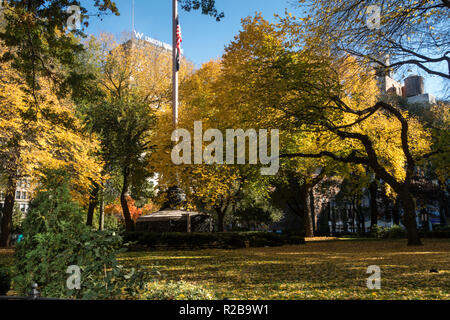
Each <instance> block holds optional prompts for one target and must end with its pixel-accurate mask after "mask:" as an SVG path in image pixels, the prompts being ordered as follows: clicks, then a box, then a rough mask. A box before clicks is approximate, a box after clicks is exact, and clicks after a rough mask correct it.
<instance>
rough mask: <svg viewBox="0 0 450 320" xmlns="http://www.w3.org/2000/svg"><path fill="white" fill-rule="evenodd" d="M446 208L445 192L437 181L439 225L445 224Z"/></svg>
mask: <svg viewBox="0 0 450 320" xmlns="http://www.w3.org/2000/svg"><path fill="white" fill-rule="evenodd" d="M447 207H448V205H446V201H445V191H444V189H443V186H442V182H441V181H440V180H439V218H440V220H441V221H440V222H441V225H443V226H444V225H446V224H447V217H446V216H447V214H446V213H447Z"/></svg>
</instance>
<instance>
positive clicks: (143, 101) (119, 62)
mask: <svg viewBox="0 0 450 320" xmlns="http://www.w3.org/2000/svg"><path fill="white" fill-rule="evenodd" d="M87 46H88V48H89V50H88V51H89V59H88V64H89V65H90V66H91V68H93V69H94V71H93V72H94V74H96V78H95V80H94V81H93V82H92V86H91V88H90V89H89V90H90V94H89V95H88V96H85V97H84V98H83V97H80V99H79V100H78V104H79V106H80V110H81V111H82V114H83V117H84V119H85V123H86V125H87V127H88V128H89V130H91V131H92V132H95V133H97V134H98V135H99V136H100V139H101V142H102V143H101V153H100V156H101V158H102V159H104V161H105V164H106V167H105V168H104V170H105V172H111V173H113V172H119V175H120V176H121V179H122V186H121V191H120V201H121V206H122V210H123V215H124V218H125V225H126V228H127V230H128V231H131V230H134V221H133V219H132V217H131V214H130V209H129V207H128V202H127V197H128V193H129V192H130V189H131V187H134V189H136V190H138V189H139V187H140V186H142V185H144V182H145V180H146V179H148V178H150V177H151V176H152V175H153V173H154V172H155V171H154V169H153V164H152V163H151V160H150V159H151V155H152V153H153V151H154V147H155V144H156V143H155V141H157V138H156V137H155V131H154V129H155V121H156V114H157V113H158V112H159V110H160V109H163V108H164V107H166V106H167V105H168V104H169V102H170V96H171V86H170V84H171V83H170V79H171V78H170V72H171V71H170V70H171V55H170V52H168V51H167V50H165V49H163V48H159V47H157V46H154V45H150V44H148V43H146V42H145V41H139V40H136V39H132V40H127V41H122V42H121V43H120V42H117V41H116V40H115V39H114V37H112V36H111V35H106V34H104V35H101V37H100V38H99V39H94V38H91V39H90V40H89V42H88V44H87ZM191 69H192V66H191V64H189V63H183V67H182V68H181V70H180V74H181V75H180V77H181V78H183V77H184V75H185V74H187V73H189V72H190V70H191Z"/></svg>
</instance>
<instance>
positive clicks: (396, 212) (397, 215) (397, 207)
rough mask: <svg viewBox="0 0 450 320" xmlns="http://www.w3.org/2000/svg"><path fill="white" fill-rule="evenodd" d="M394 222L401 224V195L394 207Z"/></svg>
mask: <svg viewBox="0 0 450 320" xmlns="http://www.w3.org/2000/svg"><path fill="white" fill-rule="evenodd" d="M392 222H393V223H394V224H396V225H400V197H398V196H397V198H396V199H395V203H394V207H393V208H392Z"/></svg>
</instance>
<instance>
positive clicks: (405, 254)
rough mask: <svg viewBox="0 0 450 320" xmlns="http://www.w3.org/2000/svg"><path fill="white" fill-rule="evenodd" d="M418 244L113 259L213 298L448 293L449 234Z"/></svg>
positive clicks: (340, 243) (354, 243)
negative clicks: (375, 272)
mask: <svg viewBox="0 0 450 320" xmlns="http://www.w3.org/2000/svg"><path fill="white" fill-rule="evenodd" d="M424 244H425V245H424V246H422V247H407V246H406V241H405V240H383V241H373V240H372V241H367V240H355V239H345V240H337V239H334V240H333V241H329V240H326V239H316V241H309V242H307V244H306V245H299V246H284V247H277V248H251V249H242V250H200V251H158V252H154V251H153V252H129V253H125V254H123V255H121V257H120V260H121V261H122V263H124V264H129V265H137V264H140V265H148V266H157V268H158V270H159V271H160V272H161V274H162V276H163V277H164V279H167V280H184V281H187V282H191V283H195V284H199V285H202V286H204V287H205V288H207V289H209V290H210V291H211V292H213V293H214V294H215V295H216V296H217V298H218V299H223V298H228V299H244V300H246V299H275V300H278V299H447V300H450V239H446V240H444V239H442V240H424ZM12 255H13V251H12V250H4V249H0V264H5V263H6V264H9V263H12ZM370 265H378V266H379V267H380V268H381V272H382V273H381V289H380V290H368V289H367V287H366V280H367V277H368V276H370V275H369V274H367V273H366V271H367V267H368V266H370ZM432 268H434V269H437V270H438V271H439V273H430V269H432Z"/></svg>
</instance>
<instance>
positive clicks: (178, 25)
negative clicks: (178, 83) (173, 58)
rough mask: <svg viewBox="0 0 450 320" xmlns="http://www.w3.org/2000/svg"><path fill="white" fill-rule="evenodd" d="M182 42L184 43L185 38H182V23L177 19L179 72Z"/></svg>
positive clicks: (178, 68)
mask: <svg viewBox="0 0 450 320" xmlns="http://www.w3.org/2000/svg"><path fill="white" fill-rule="evenodd" d="M181 42H183V38H182V36H181V27H180V23H179V21H178V19H177V71H179V70H180V58H181Z"/></svg>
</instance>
